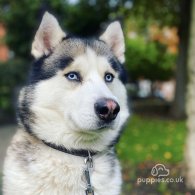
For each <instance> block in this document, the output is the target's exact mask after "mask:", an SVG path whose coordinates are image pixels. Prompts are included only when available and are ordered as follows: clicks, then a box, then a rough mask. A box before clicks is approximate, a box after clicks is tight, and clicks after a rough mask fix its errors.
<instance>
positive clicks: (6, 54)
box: [0, 23, 9, 62]
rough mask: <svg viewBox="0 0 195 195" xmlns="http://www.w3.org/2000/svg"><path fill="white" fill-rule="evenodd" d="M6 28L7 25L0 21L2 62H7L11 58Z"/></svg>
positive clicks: (0, 54)
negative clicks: (6, 41) (6, 40)
mask: <svg viewBox="0 0 195 195" xmlns="http://www.w3.org/2000/svg"><path fill="white" fill-rule="evenodd" d="M5 35H6V29H5V26H4V25H3V24H2V23H0V62H5V61H7V60H8V58H9V49H8V47H7V45H6V44H5Z"/></svg>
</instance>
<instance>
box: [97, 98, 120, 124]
mask: <svg viewBox="0 0 195 195" xmlns="http://www.w3.org/2000/svg"><path fill="white" fill-rule="evenodd" d="M94 108H95V112H96V114H97V116H98V117H99V118H100V119H102V120H104V121H106V122H110V121H112V120H114V119H115V118H116V116H117V114H118V113H119V111H120V106H119V105H118V103H117V102H116V101H114V100H112V99H107V98H101V99H99V100H98V101H97V102H96V103H95V105H94Z"/></svg>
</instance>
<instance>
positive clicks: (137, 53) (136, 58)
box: [126, 37, 176, 80]
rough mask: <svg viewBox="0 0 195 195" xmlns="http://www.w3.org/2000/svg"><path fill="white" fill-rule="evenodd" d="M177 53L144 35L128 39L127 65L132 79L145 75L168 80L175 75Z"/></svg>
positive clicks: (154, 78) (153, 78)
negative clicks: (171, 52)
mask: <svg viewBox="0 0 195 195" xmlns="http://www.w3.org/2000/svg"><path fill="white" fill-rule="evenodd" d="M175 63H176V55H173V54H169V53H168V52H166V47H165V46H164V45H162V44H160V43H158V42H154V41H149V40H145V39H144V38H143V37H137V38H134V39H127V41H126V67H127V70H128V71H129V74H130V77H131V79H132V80H136V79H137V78H139V77H145V78H148V79H151V80H166V79H170V77H172V76H173V73H174V68H175Z"/></svg>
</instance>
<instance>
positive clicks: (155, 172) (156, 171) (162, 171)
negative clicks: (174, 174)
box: [151, 164, 169, 177]
mask: <svg viewBox="0 0 195 195" xmlns="http://www.w3.org/2000/svg"><path fill="white" fill-rule="evenodd" d="M151 175H152V176H157V177H166V176H168V175H169V169H166V167H165V165H163V164H156V165H155V166H154V167H153V168H152V170H151Z"/></svg>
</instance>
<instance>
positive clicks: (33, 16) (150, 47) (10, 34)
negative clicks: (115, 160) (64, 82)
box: [0, 0, 195, 195]
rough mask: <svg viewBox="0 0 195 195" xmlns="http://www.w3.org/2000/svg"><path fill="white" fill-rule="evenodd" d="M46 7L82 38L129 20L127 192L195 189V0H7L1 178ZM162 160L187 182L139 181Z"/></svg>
mask: <svg viewBox="0 0 195 195" xmlns="http://www.w3.org/2000/svg"><path fill="white" fill-rule="evenodd" d="M46 10H47V11H50V12H51V13H52V14H54V15H55V16H56V17H57V18H58V19H59V23H60V25H61V26H62V27H63V28H64V29H65V30H66V31H68V32H71V33H72V34H75V35H79V36H91V35H94V34H98V33H99V32H101V31H102V30H103V29H105V27H106V25H107V24H108V23H109V22H110V21H113V20H119V21H120V22H121V24H122V27H123V30H124V34H125V41H126V63H125V68H126V70H127V73H128V78H129V79H128V83H127V89H128V94H129V105H130V109H131V112H132V116H131V118H130V119H129V121H128V122H127V124H126V126H125V131H124V134H123V135H122V137H121V140H120V143H119V144H118V145H117V153H118V155H119V158H120V161H121V165H122V172H123V180H124V184H123V192H122V194H123V195H129V194H135V195H142V194H143V195H147V194H149V195H152V194H154V195H156V194H157V195H159V194H163V195H170V194H174V195H181V194H186V195H191V194H192V195H193V194H195V190H194V189H195V122H194V121H195V64H194V63H195V1H193V0H158V1H152V0H107V1H104V0H55V1H54V0H45V1H40V0H34V1H30V0H20V1H14V0H0V183H1V182H2V166H3V160H4V156H5V152H6V148H7V146H8V144H9V142H10V139H11V137H12V136H13V134H14V132H15V130H16V120H15V109H16V104H17V103H16V102H17V96H18V92H19V90H20V89H21V87H22V86H23V85H24V84H25V82H26V79H27V76H28V70H29V68H30V64H31V63H32V61H33V58H32V56H31V55H30V50H31V43H32V40H33V38H34V35H35V32H36V30H37V28H38V26H39V24H40V21H41V17H42V15H43V13H44V12H45V11H46ZM159 163H160V164H163V165H165V167H166V168H167V169H169V171H170V174H169V175H168V176H167V177H168V178H178V177H182V178H184V182H180V183H176V182H156V183H153V184H151V183H149V184H146V183H143V182H142V183H138V182H137V181H138V178H153V177H154V176H152V175H151V169H152V167H154V166H155V165H156V164H159Z"/></svg>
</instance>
